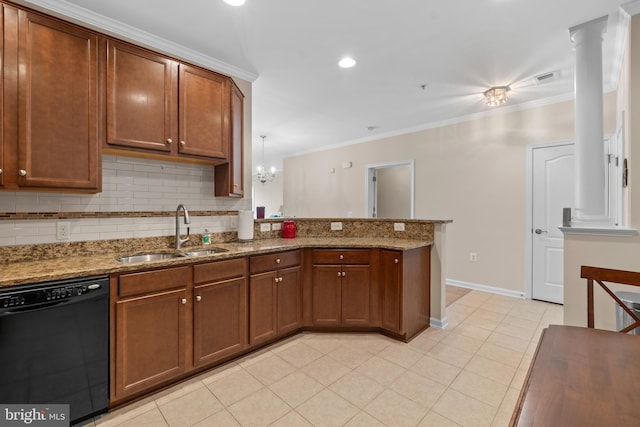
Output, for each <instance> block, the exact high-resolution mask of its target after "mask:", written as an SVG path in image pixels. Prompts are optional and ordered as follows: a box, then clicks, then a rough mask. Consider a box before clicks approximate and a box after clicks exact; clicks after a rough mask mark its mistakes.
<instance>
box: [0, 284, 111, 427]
mask: <svg viewBox="0 0 640 427" xmlns="http://www.w3.org/2000/svg"><path fill="white" fill-rule="evenodd" d="M108 399H109V279H108V278H107V277H93V278H86V277H85V278H81V279H70V280H62V281H55V282H46V283H39V284H34V285H25V286H13V287H9V288H0V403H3V404H68V405H69V410H70V418H71V423H72V424H73V423H77V422H79V421H82V420H85V419H88V418H90V417H92V416H94V415H96V414H99V413H102V412H105V411H106V410H107V404H108Z"/></svg>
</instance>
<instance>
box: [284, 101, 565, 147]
mask: <svg viewBox="0 0 640 427" xmlns="http://www.w3.org/2000/svg"><path fill="white" fill-rule="evenodd" d="M574 99H575V94H574V93H573V92H571V93H566V94H563V95H557V96H552V97H549V98H544V99H536V100H534V101H529V102H523V103H520V104H515V105H508V106H507V105H505V106H501V107H498V108H492V109H490V110H487V111H481V112H479V113H473V114H468V115H466V116H460V117H454V118H452V119H447V120H440V121H436V122H430V123H425V124H422V125H418V126H413V127H408V128H403V129H398V130H394V131H390V132H385V133H377V134H375V135H372V136H367V137H365V138H358V139H352V140H349V141H344V142H341V143H337V144H332V145H323V146H321V147H318V148H312V149H310V150H305V151H301V152H297V153H294V154H292V155H290V156H287V157H285V158H291V157H298V156H303V155H306V154H311V153H317V152H321V151H327V150H333V149H336V148H342V147H348V146H350V145H355V144H361V143H364V142H372V141H379V140H381V139H386V138H393V137H396V136H401V135H407V134H410V133H416V132H421V131H425V130H429V129H435V128H440V127H444V126H451V125H455V124H459V123H464V122H470V121H472V120H477V119H481V118H485V117H492V116H495V115H499V114H504V113H511V112H515V111H522V110H528V109H531V108H539V107H544V106H547V105H553V104H558V103H560V102H565V101H573V100H574Z"/></svg>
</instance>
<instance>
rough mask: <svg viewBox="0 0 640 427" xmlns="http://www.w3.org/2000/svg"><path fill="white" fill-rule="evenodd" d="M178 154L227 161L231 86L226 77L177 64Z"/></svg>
mask: <svg viewBox="0 0 640 427" xmlns="http://www.w3.org/2000/svg"><path fill="white" fill-rule="evenodd" d="M179 70H180V78H179V93H180V100H179V102H178V105H179V111H180V113H179V120H178V121H179V146H178V152H179V153H181V154H190V155H195V156H204V157H215V158H219V159H226V158H227V156H228V152H229V116H230V114H229V110H230V105H229V104H230V95H229V90H230V84H229V79H228V78H227V77H224V76H221V75H219V74H216V73H213V72H210V71H206V70H203V69H200V68H196V67H191V66H189V65H185V64H180V66H179Z"/></svg>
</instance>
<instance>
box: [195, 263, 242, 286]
mask: <svg viewBox="0 0 640 427" xmlns="http://www.w3.org/2000/svg"><path fill="white" fill-rule="evenodd" d="M244 260H245V259H244V258H237V259H229V260H224V261H215V262H208V263H206V264H198V265H194V266H193V283H206V282H217V281H220V280H225V279H232V278H234V277H242V276H244V273H245V261H244Z"/></svg>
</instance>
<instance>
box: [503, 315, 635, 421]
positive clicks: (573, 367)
mask: <svg viewBox="0 0 640 427" xmlns="http://www.w3.org/2000/svg"><path fill="white" fill-rule="evenodd" d="M510 425H511V426H581V427H583V426H640V336H636V335H627V334H621V333H618V332H611V331H603V330H599V329H590V328H580V327H574V326H556V325H553V326H549V327H548V328H547V329H545V330H544V332H543V334H542V337H541V338H540V342H539V344H538V349H537V350H536V354H535V356H534V358H533V361H532V362H531V367H530V368H529V373H528V374H527V378H526V380H525V383H524V386H523V388H522V391H521V393H520V398H519V399H518V403H517V404H516V408H515V410H514V413H513V416H512V418H511V423H510Z"/></svg>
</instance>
